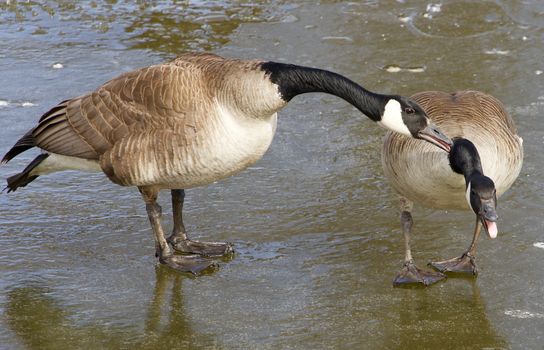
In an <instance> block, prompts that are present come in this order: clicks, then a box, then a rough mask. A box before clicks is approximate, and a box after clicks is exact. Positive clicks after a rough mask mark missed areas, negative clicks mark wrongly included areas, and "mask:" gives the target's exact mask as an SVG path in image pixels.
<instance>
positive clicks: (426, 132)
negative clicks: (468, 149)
mask: <svg viewBox="0 0 544 350" xmlns="http://www.w3.org/2000/svg"><path fill="white" fill-rule="evenodd" d="M417 136H418V138H420V139H422V140H425V141H427V142H430V143H432V144H433V145H436V146H438V147H440V148H442V149H443V150H444V151H446V152H448V153H449V151H450V150H451V146H452V145H453V142H452V141H451V140H450V138H449V137H447V136H446V135H444V134H443V133H442V131H440V130H439V129H438V127H437V126H436V125H435V124H434V123H433V122H430V123H429V125H427V127H426V128H425V129H423V130H421V131H419V133H418V135H417Z"/></svg>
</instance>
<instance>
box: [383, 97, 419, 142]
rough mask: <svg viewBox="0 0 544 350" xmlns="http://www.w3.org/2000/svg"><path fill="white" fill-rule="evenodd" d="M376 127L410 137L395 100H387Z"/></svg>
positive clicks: (398, 103)
mask: <svg viewBox="0 0 544 350" xmlns="http://www.w3.org/2000/svg"><path fill="white" fill-rule="evenodd" d="M378 125H380V126H381V127H384V128H386V129H389V130H392V131H395V132H398V133H399V134H403V135H406V136H409V137H412V134H411V133H410V130H408V127H407V126H406V124H404V120H402V110H401V107H400V102H399V101H397V100H395V99H391V100H389V101H388V102H387V104H386V105H385V109H384V111H383V115H382V119H381V120H380V121H379V122H378Z"/></svg>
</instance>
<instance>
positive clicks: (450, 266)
mask: <svg viewBox="0 0 544 350" xmlns="http://www.w3.org/2000/svg"><path fill="white" fill-rule="evenodd" d="M475 259H476V258H475V257H474V256H473V255H471V254H470V253H464V254H463V255H461V256H460V257H457V258H453V259H449V260H444V261H438V262H431V263H429V266H431V267H433V268H435V269H436V270H438V271H440V272H456V273H465V274H471V275H474V276H476V275H477V274H478V269H477V267H476V262H475Z"/></svg>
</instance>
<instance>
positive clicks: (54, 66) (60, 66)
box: [52, 63, 64, 69]
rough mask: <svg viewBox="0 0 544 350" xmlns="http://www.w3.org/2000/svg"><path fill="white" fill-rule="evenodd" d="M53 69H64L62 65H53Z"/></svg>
mask: <svg viewBox="0 0 544 350" xmlns="http://www.w3.org/2000/svg"><path fill="white" fill-rule="evenodd" d="M52 67H53V68H54V69H61V68H64V66H63V65H62V63H55V64H53V66H52Z"/></svg>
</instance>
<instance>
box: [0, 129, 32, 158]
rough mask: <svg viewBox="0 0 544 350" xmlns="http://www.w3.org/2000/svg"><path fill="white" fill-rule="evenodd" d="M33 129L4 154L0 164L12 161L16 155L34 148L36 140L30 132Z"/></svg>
mask: <svg viewBox="0 0 544 350" xmlns="http://www.w3.org/2000/svg"><path fill="white" fill-rule="evenodd" d="M33 131H34V129H31V130H29V131H28V132H27V133H26V134H24V136H23V137H21V138H20V139H19V141H17V143H15V145H13V147H11V149H10V150H9V151H8V153H6V155H5V156H4V158H2V161H0V164H4V163H7V162H9V161H10V160H12V159H13V158H14V157H15V156H17V155H18V154H20V153H22V152H24V151H26V150H27V149H30V148H32V147H35V146H36V140H35V139H34V136H33V135H32V132H33Z"/></svg>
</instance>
